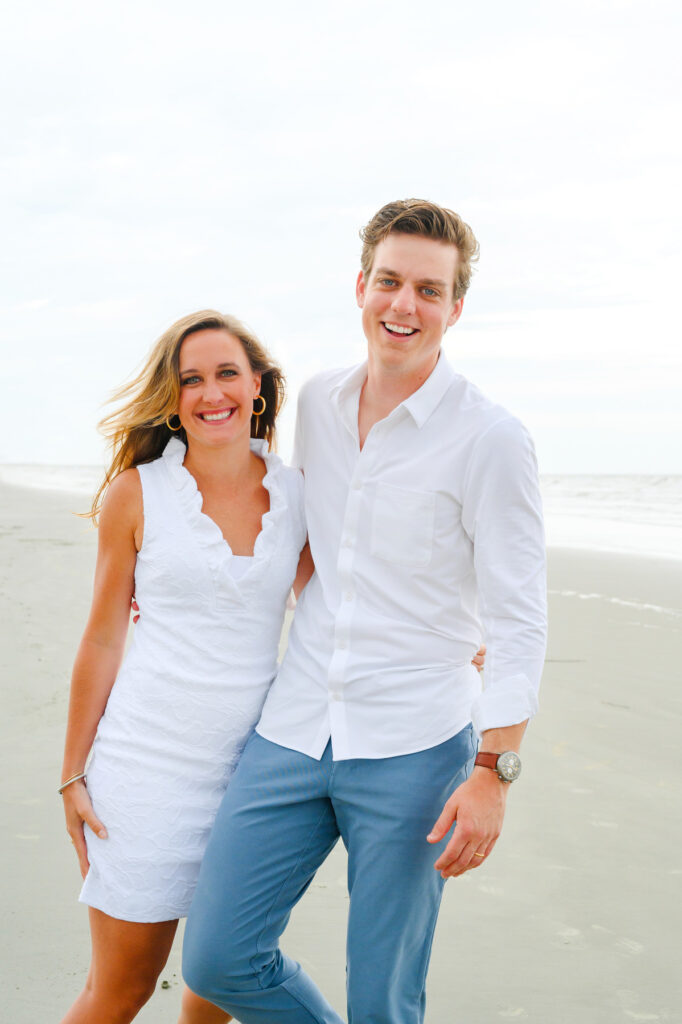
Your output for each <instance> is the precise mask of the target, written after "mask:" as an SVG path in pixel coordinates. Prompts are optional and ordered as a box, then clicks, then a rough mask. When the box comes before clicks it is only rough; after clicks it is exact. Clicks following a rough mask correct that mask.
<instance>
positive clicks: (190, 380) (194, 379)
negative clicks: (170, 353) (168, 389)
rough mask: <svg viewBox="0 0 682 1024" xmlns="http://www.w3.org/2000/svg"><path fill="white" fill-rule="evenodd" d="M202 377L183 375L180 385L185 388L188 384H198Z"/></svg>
mask: <svg viewBox="0 0 682 1024" xmlns="http://www.w3.org/2000/svg"><path fill="white" fill-rule="evenodd" d="M200 379H201V378H200V377H183V379H182V380H181V381H180V387H181V388H184V387H185V386H186V385H187V384H196V383H197V382H198V381H199V380H200Z"/></svg>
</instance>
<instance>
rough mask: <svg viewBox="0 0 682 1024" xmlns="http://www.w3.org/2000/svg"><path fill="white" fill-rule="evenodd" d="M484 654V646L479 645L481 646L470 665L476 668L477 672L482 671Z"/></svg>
mask: <svg viewBox="0 0 682 1024" xmlns="http://www.w3.org/2000/svg"><path fill="white" fill-rule="evenodd" d="M485 652H486V646H485V644H481V646H480V647H479V648H478V651H477V652H476V654H475V655H474V656H473V658H472V659H471V664H472V665H473V666H474V668H477V669H478V671H479V672H482V671H483V666H484V665H485Z"/></svg>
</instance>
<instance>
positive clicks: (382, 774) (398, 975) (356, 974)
mask: <svg viewBox="0 0 682 1024" xmlns="http://www.w3.org/2000/svg"><path fill="white" fill-rule="evenodd" d="M474 756H475V742H474V739H473V731H472V729H471V727H470V726H469V727H467V728H466V729H464V730H462V732H460V733H459V734H458V735H457V736H454V737H453V738H452V739H450V740H448V741H446V742H445V743H442V744H440V745H439V746H437V747H433V748H431V749H430V750H424V751H420V752H419V753H416V754H408V755H405V756H402V757H391V758H382V759H379V760H376V761H373V760H355V761H343V762H339V763H337V765H336V766H335V775H334V784H333V786H332V789H331V795H332V801H333V804H334V809H335V812H336V818H337V822H338V825H339V829H340V831H341V835H342V837H343V840H344V843H345V844H346V846H347V848H348V888H349V891H350V912H349V920H348V950H347V963H348V1024H421V1022H422V1021H423V1020H424V1011H425V987H426V974H427V970H428V965H429V959H430V955H431V943H432V939H433V932H434V929H435V926H436V920H437V917H438V910H439V907H440V900H441V895H442V891H443V879H442V878H441V876H440V873H439V872H438V871H436V870H435V869H434V867H433V864H434V862H435V861H436V860H437V859H438V856H439V855H440V852H441V851H442V849H443V848H444V846H445V845H446V844H447V841H448V837H446V838H445V839H444V840H443V841H442V842H441V843H439V844H437V845H431V844H430V843H427V841H426V836H427V835H428V833H429V832H430V831H431V828H432V827H433V823H434V822H435V820H436V818H437V817H438V816H439V814H440V812H441V811H442V809H443V804H444V803H445V801H446V800H447V798H448V797H449V796H450V794H451V793H452V791H453V790H454V789H455V788H456V786H458V785H459V784H460V783H461V782H463V781H464V780H465V778H466V777H467V776H468V774H469V773H470V772H471V768H472V766H473V758H474Z"/></svg>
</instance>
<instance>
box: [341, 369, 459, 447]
mask: <svg viewBox="0 0 682 1024" xmlns="http://www.w3.org/2000/svg"><path fill="white" fill-rule="evenodd" d="M454 377H455V371H454V370H453V368H452V367H451V366H450V363H449V362H448V361H447V359H446V358H445V355H444V354H443V351H442V349H441V352H440V355H439V357H438V362H437V363H436V365H435V366H434V368H433V370H432V371H431V374H430V375H429V376H428V377H427V378H426V380H425V381H424V383H423V384H422V386H421V387H420V388H418V389H417V390H416V391H415V392H414V393H413V394H411V395H410V396H409V397H408V398H406V399H405V401H404V402H401V403H400V405H399V406H397V408H398V409H400V408H403V409H405V410H406V411H407V412H408V413H409V414H410V416H411V417H412V419H413V420H414V422H415V424H416V425H417V427H419V428H420V429H421V427H423V426H424V424H425V423H426V421H427V420H428V418H429V416H430V415H431V414H432V412H433V411H434V409H435V408H436V406H437V405H438V404H439V403H440V401H441V399H442V398H443V396H444V394H445V392H446V391H447V390H448V388H449V387H450V385H451V383H452V381H453V380H454ZM366 379H367V363H366V362H364V363H361V364H360V365H359V366H353V367H351V369H350V370H348V371H347V372H346V373H345V374H344V375H343V377H342V378H341V380H340V381H338V382H337V383H336V384H335V385H334V387H333V388H332V389H331V390H330V392H329V397H330V399H331V400H332V402H334V403H335V404H336V407H337V408H338V410H339V415H340V416H341V418H342V419H343V421H344V422H345V423H346V425H347V426H348V427H349V428H350V429H351V430H355V431H357V423H358V405H359V401H360V391H361V389H362V385H363V384H364V382H365V380H366Z"/></svg>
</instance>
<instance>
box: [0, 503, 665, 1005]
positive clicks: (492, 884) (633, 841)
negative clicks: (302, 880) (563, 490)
mask: <svg viewBox="0 0 682 1024" xmlns="http://www.w3.org/2000/svg"><path fill="white" fill-rule="evenodd" d="M37 494H40V500H38V501H37V500H36V495H37ZM74 497H75V498H76V501H78V502H79V504H80V501H82V500H83V497H82V495H75V496H74V495H73V494H71V493H68V492H47V491H41V492H38V491H37V490H33V489H24V488H22V487H19V486H17V485H10V484H0V501H1V502H2V509H1V511H0V546H1V548H2V560H1V562H0V566H1V567H0V611H1V614H2V618H1V622H2V627H1V628H2V639H3V642H2V645H0V664H1V665H2V680H3V683H2V685H3V693H2V700H3V710H4V712H5V713H4V715H3V719H2V722H3V726H2V743H1V744H0V758H1V759H2V770H3V773H4V778H5V780H6V781H7V783H8V784H7V785H6V786H5V787H4V788H3V793H2V796H1V797H0V799H1V800H2V810H3V814H2V821H1V823H0V829H1V830H2V837H3V846H2V848H3V862H2V873H3V879H4V882H5V886H6V892H7V899H6V905H7V916H6V928H5V929H4V930H3V938H2V946H1V947H0V964H2V967H0V976H2V980H3V982H4V987H5V991H6V1004H8V1005H7V1016H8V1019H11V1020H12V1021H13V1022H15V1024H29V1022H31V1024H32V1022H33V1021H35V1020H42V1019H45V1020H49V1019H54V1020H57V1019H59V1016H60V1015H61V1014H62V1013H63V1012H65V1010H66V1008H67V1006H68V1005H69V1003H70V1001H71V1000H72V999H73V998H74V997H75V995H76V993H77V991H78V990H79V988H80V985H81V984H82V981H83V979H84V976H85V971H86V968H87V962H88V948H89V940H88V931H87V920H86V914H85V912H84V910H83V908H82V906H80V905H79V904H78V903H77V902H76V897H77V894H78V890H79V875H78V871H77V867H76V864H75V858H74V857H73V854H72V851H71V847H70V844H69V843H68V839H67V837H66V835H65V831H64V825H63V821H62V817H61V805H60V801H59V799H58V797H57V795H56V785H57V780H58V776H59V769H60V763H61V744H62V736H63V728H64V722H65V717H66V704H67V698H68V679H69V674H70V667H71V660H72V658H73V654H74V652H75V649H76V645H77V642H78V638H79V635H80V632H81V630H82V628H83V624H84V622H85V618H86V616H87V611H88V605H89V600H90V587H91V580H92V573H93V568H94V555H95V548H96V531H95V530H94V529H93V528H92V526H91V525H90V523H89V521H88V520H84V519H79V518H77V517H76V516H74V515H70V514H69V512H70V510H71V509H72V508H74V507H78V506H74V504H73V499H74ZM681 591H682V588H681V587H680V567H679V563H677V562H665V561H661V560H658V559H651V558H647V557H645V556H640V555H621V554H612V553H607V552H601V553H597V552H592V551H579V550H577V549H566V548H552V549H550V551H549V592H550V642H549V648H548V654H547V661H546V668H545V674H544V681H543V687H542V689H541V693H540V714H539V715H538V718H537V720H536V721H535V722H534V723H533V725H532V726H531V728H530V729H529V731H528V736H527V739H526V741H525V742H524V748H523V751H522V756H523V760H524V773H523V776H522V778H521V779H520V780H519V783H518V784H516V785H515V787H514V789H513V791H512V793H511V794H510V799H509V810H508V814H507V821H506V823H505V828H504V832H503V835H502V837H501V839H500V841H499V843H498V846H497V849H496V850H495V853H494V855H493V857H491V859H490V861H489V862H488V863H487V864H486V865H485V867H484V868H482V869H480V870H479V871H475V872H470V873H468V874H467V875H465V876H464V877H463V878H461V879H458V880H456V881H451V882H449V883H448V885H447V886H446V890H445V896H444V904H443V911H442V913H441V917H440V921H439V925H438V930H437V935H436V940H435V943H434V952H433V959H432V968H431V972H430V976H429V988H428V1002H427V1015H426V1020H427V1021H428V1022H430V1024H449V1021H451V1020H453V1019H462V1020H472V1021H481V1022H484V1024H487V1022H489V1021H494V1020H497V1019H499V1020H501V1021H504V1020H508V1019H518V1020H521V1021H528V1022H533V1024H569V1022H570V1024H572V1022H573V1021H575V1020H576V1019H579V1020H580V1021H581V1022H582V1024H613V1022H619V1021H623V1022H631V1021H632V1020H646V1021H672V1020H673V1019H674V1015H675V1013H676V1011H675V1010H674V1005H675V1004H674V1001H673V1000H674V993H675V990H676V979H677V966H676V959H677V958H676V956H675V953H674V951H675V949H676V948H677V937H678V927H677V923H676V921H675V919H674V909H673V908H674V906H675V903H676V900H677V901H678V902H679V887H680V880H681V879H682V860H681V855H680V853H679V850H680V849H681V848H682V844H681V841H682V823H681V822H680V820H679V815H678V814H676V813H675V812H674V807H675V806H678V804H677V803H676V801H677V799H678V798H677V796H676V793H677V783H676V779H677V763H676V761H677V755H676V750H677V748H678V747H679V735H680V729H681V727H682V697H681V696H680V693H679V687H678V685H677V682H676V678H677V675H678V674H679V669H678V661H679V648H680V639H681V634H682V593H681ZM346 911H347V895H346V888H345V854H344V852H343V850H342V849H339V848H338V847H337V849H336V850H335V851H334V853H333V854H332V855H331V856H330V858H329V859H328V861H327V862H326V863H325V865H324V866H323V867H322V869H321V870H320V872H319V873H318V875H317V877H316V879H315V882H314V883H313V885H312V886H311V889H310V891H309V892H308V893H307V894H306V896H305V897H304V899H303V901H302V903H301V904H300V905H299V907H298V908H297V909H296V911H295V912H294V915H293V916H292V921H291V924H290V926H289V928H288V930H287V933H286V936H285V943H284V945H285V946H286V949H287V951H288V952H289V953H291V954H292V955H293V956H294V957H296V959H298V960H300V961H301V962H302V963H303V964H304V966H305V967H306V968H307V969H308V970H309V971H310V972H311V973H312V975H313V976H314V977H315V979H316V980H317V981H319V983H320V985H321V987H322V988H323V989H324V990H325V992H326V993H327V995H328V997H329V998H330V1001H332V1003H333V1004H334V1005H335V1007H336V1008H337V1009H338V1010H339V1012H341V1013H344V1012H345V1010H344V1006H345V996H344V945H345V915H346ZM321 939H322V941H321ZM179 951H180V942H179V939H178V940H176V943H175V945H174V948H173V951H172V953H171V957H170V960H169V963H168V966H167V968H166V969H165V970H164V972H163V973H162V976H161V979H162V981H164V980H165V981H167V982H168V986H169V987H168V988H167V989H163V990H162V989H161V987H160V986H159V989H158V991H157V993H156V994H155V996H154V998H153V999H152V1000H151V1002H150V1003H149V1004H148V1005H147V1006H146V1007H145V1008H144V1009H143V1011H142V1012H141V1013H140V1015H139V1017H138V1019H139V1020H140V1021H141V1022H142V1024H145V1022H146V1024H161V1022H162V1021H163V1022H168V1021H172V1020H173V1019H174V1015H175V1014H176V1013H177V1009H178V1006H179V999H180V991H181V985H180V969H179V963H180V961H179ZM491 959H493V960H494V964H495V970H494V971H493V972H492V973H490V972H488V971H487V970H486V973H485V984H482V983H481V979H482V977H483V971H484V967H483V963H485V964H488V965H489V964H490V962H491Z"/></svg>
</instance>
